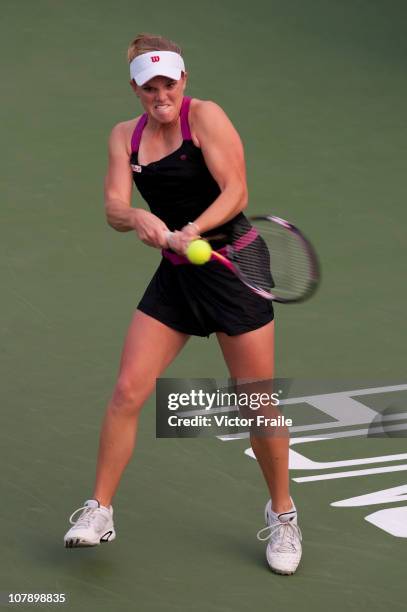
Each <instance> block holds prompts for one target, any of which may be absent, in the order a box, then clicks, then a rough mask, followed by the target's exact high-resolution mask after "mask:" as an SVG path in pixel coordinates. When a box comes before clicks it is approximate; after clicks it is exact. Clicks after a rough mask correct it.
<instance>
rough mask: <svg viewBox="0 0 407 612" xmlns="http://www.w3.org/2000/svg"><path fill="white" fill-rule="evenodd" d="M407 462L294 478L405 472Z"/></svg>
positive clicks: (305, 478) (325, 477)
mask: <svg viewBox="0 0 407 612" xmlns="http://www.w3.org/2000/svg"><path fill="white" fill-rule="evenodd" d="M405 471H407V464H405V463H404V464H403V465H390V466H386V467H381V468H369V469H367V470H350V471H347V472H333V473H332V472H331V473H330V474H316V475H315V476H301V477H299V478H293V480H294V481H295V482H313V481H316V480H334V479H335V478H352V477H354V476H368V475H369V474H385V473H386V472H405Z"/></svg>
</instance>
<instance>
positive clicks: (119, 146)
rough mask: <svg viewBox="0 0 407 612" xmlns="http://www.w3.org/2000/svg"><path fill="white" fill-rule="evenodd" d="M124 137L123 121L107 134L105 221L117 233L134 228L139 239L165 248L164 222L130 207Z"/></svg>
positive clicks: (131, 182)
mask: <svg viewBox="0 0 407 612" xmlns="http://www.w3.org/2000/svg"><path fill="white" fill-rule="evenodd" d="M127 138H128V125H126V123H118V124H117V125H116V126H115V127H114V128H113V130H112V132H111V134H110V137H109V162H108V168H107V173H106V177H105V190H104V191H105V211H106V219H107V222H108V224H109V225H110V226H111V227H113V228H114V229H115V230H117V231H118V232H129V231H132V230H134V231H136V232H137V234H138V236H139V238H140V240H142V241H143V242H144V243H146V244H148V245H150V246H154V247H157V248H160V247H165V246H167V232H168V228H167V226H166V225H165V223H163V222H162V221H161V219H159V218H158V217H156V216H155V215H153V214H152V213H150V212H148V211H147V210H144V209H142V208H132V207H131V195H132V189H133V180H132V173H131V168H130V161H129V152H128V149H127Z"/></svg>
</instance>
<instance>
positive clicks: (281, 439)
mask: <svg viewBox="0 0 407 612" xmlns="http://www.w3.org/2000/svg"><path fill="white" fill-rule="evenodd" d="M217 336H218V340H219V344H220V347H221V349H222V352H223V356H224V358H225V361H226V364H227V366H228V369H229V372H230V375H231V377H232V378H235V379H250V378H252V379H264V380H271V379H272V378H273V374H274V321H271V322H270V323H268V324H267V325H265V326H263V327H261V328H259V329H256V330H254V331H252V332H247V333H245V334H240V335H238V336H228V335H227V334H224V333H218V334H217ZM250 442H251V445H252V449H253V452H254V454H255V455H256V459H257V461H258V463H259V465H260V467H261V470H262V472H263V475H264V478H265V480H266V483H267V486H268V489H269V491H270V497H271V499H272V503H273V510H274V512H276V513H280V512H285V511H287V510H290V508H291V507H292V502H291V498H290V492H289V475H288V449H289V433H288V429H287V427H279V428H278V429H276V430H275V431H274V432H273V434H272V435H271V434H270V435H265V436H259V435H258V436H256V435H254V434H253V433H252V434H251V436H250Z"/></svg>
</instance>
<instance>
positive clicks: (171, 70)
mask: <svg viewBox="0 0 407 612" xmlns="http://www.w3.org/2000/svg"><path fill="white" fill-rule="evenodd" d="M182 72H185V65H184V60H183V59H182V57H181V56H180V55H179V54H178V53H174V52H173V51H151V52H149V53H143V55H138V56H137V57H135V58H134V60H132V62H131V63H130V76H131V78H132V79H134V80H135V81H136V83H137V85H144V83H147V81H149V80H150V79H153V78H154V77H156V76H165V77H168V78H170V79H175V80H176V81H178V79H180V78H181V73H182Z"/></svg>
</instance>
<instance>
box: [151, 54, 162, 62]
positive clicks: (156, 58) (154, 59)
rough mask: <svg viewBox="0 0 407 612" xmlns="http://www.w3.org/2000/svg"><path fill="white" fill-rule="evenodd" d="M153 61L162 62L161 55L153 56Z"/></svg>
mask: <svg viewBox="0 0 407 612" xmlns="http://www.w3.org/2000/svg"><path fill="white" fill-rule="evenodd" d="M151 61H152V62H159V61H160V56H159V55H152V56H151Z"/></svg>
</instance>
